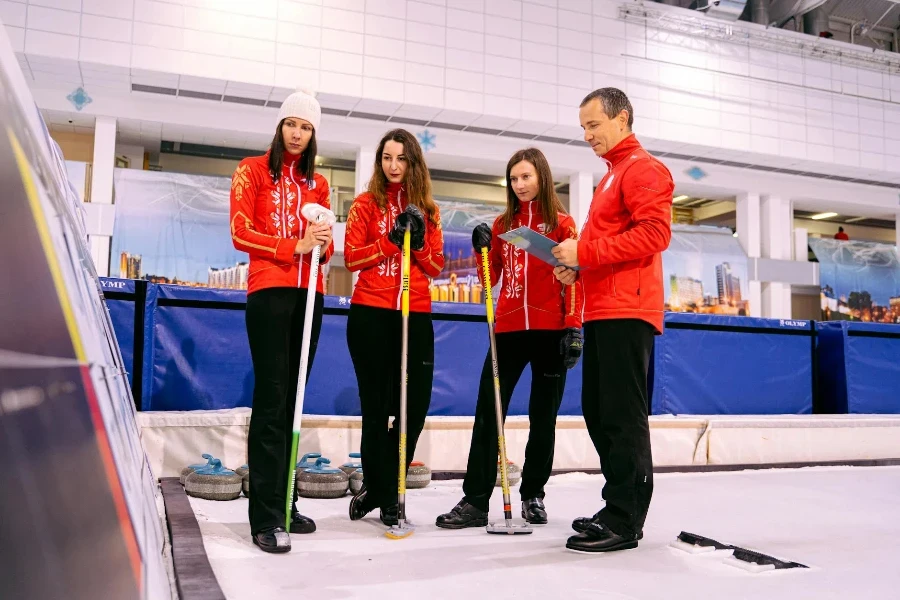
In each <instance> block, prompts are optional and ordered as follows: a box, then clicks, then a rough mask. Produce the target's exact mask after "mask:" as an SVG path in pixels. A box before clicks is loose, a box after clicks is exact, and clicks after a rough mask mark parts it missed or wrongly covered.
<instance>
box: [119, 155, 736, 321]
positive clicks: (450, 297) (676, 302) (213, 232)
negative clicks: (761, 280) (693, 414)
mask: <svg viewBox="0 0 900 600" xmlns="http://www.w3.org/2000/svg"><path fill="white" fill-rule="evenodd" d="M230 185H231V184H230V180H229V179H228V178H226V177H216V176H206V175H189V174H181V173H168V172H157V171H140V170H136V169H116V171H115V195H116V221H115V225H114V230H113V239H112V245H111V246H112V247H111V254H112V256H111V261H110V262H111V264H110V275H111V276H113V277H121V278H124V279H146V280H148V281H150V282H153V283H172V284H178V285H185V286H192V287H215V288H226V289H246V287H247V260H248V258H247V255H246V254H245V253H243V252H239V251H237V250H236V249H235V248H234V246H233V245H232V243H231V235H230V232H229V228H228V214H229V211H228V209H229V206H228V203H229V190H230ZM435 200H436V202H437V203H438V205H439V206H440V208H441V223H442V227H443V234H444V256H445V259H446V260H445V264H444V269H443V271H442V272H441V273H440V274H439V275H438V276H437V277H436V278H434V281H433V282H432V289H431V295H432V300H434V301H437V302H464V303H482V302H484V293H483V292H484V291H483V289H482V287H481V284H480V282H479V279H478V268H479V259H478V257H476V256H475V254H474V253H473V251H472V229H474V228H475V226H476V225H478V224H479V223H487V224H488V225H492V224H493V222H494V219H496V218H497V216H498V215H499V214H500V213H501V212H502V210H503V207H502V206H500V205H486V204H478V203H474V202H465V201H461V200H458V199H453V198H446V197H437V198H435ZM663 272H664V284H665V289H666V308H667V309H668V310H673V311H679V312H699V313H717V314H728V315H746V314H749V308H748V304H747V301H746V300H745V298H746V297H747V281H748V277H747V258H746V256H745V254H744V251H743V249H742V248H741V246H740V244H739V243H738V241H737V239H736V238H734V237H733V236H732V234H731V231H730V230H728V229H722V228H717V227H696V226H686V225H673V226H672V242H671V244H670V246H669V249H668V250H667V251H666V252H665V253H663ZM492 283H493V284H494V289H495V291H497V290H498V286H499V285H500V283H501V282H500V281H496V282H492ZM494 296H495V297H496V293H495V294H494Z"/></svg>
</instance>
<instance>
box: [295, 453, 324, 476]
mask: <svg viewBox="0 0 900 600" xmlns="http://www.w3.org/2000/svg"><path fill="white" fill-rule="evenodd" d="M311 458H313V459H319V458H322V455H321V454H319V453H318V452H307V453H306V454H304V455H303V458H301V459H300V462H298V463H297V464H296V465H295V466H296V471H297V473H299V472H300V471H302V470H303V469H312V468H313V467H314V466H316V464H315V463H314V462H309V459H311ZM325 460H328V459H327V458H326V459H325Z"/></svg>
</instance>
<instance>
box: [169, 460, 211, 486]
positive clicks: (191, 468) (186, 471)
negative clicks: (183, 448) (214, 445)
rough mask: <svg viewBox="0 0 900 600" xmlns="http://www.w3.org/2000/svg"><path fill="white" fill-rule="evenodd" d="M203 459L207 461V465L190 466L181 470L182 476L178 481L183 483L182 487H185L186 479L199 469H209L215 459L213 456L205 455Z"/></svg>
mask: <svg viewBox="0 0 900 600" xmlns="http://www.w3.org/2000/svg"><path fill="white" fill-rule="evenodd" d="M202 456H203V458H205V459H206V462H205V463H202V464H197V465H188V466H186V467H185V468H183V469H182V470H181V475H180V476H179V477H178V481H180V482H181V485H184V478H185V477H187V476H188V475H190V474H191V473H193V472H194V471H196V470H197V469H199V468H200V467H208V466H209V465H211V464H212V461H213V457H212V454H203V455H202Z"/></svg>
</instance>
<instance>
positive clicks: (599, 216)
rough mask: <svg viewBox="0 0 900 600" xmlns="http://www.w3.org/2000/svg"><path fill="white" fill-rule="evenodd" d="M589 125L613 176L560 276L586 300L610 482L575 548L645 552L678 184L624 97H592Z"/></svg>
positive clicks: (595, 407)
mask: <svg viewBox="0 0 900 600" xmlns="http://www.w3.org/2000/svg"><path fill="white" fill-rule="evenodd" d="M580 120H581V126H582V128H584V139H585V141H586V142H588V143H589V144H590V145H591V148H593V150H594V153H595V154H596V155H597V156H599V157H601V158H602V159H603V160H604V161H605V162H606V165H607V167H608V171H607V173H606V175H605V176H604V177H603V179H602V180H601V181H600V185H599V186H597V189H596V190H595V192H594V198H593V199H592V200H591V207H590V210H589V211H588V217H587V222H586V223H585V225H584V228H583V229H582V233H581V237H580V239H579V240H578V241H575V240H565V241H563V242H562V243H560V244H559V245H558V246H556V247H555V248H554V249H553V254H554V256H556V258H557V259H559V261H560V262H561V263H562V264H563V265H565V266H559V267H556V269H555V270H554V273H555V274H556V276H557V278H558V279H559V280H560V281H561V282H562V283H563V284H567V285H570V284H571V282H573V281H574V280H575V279H576V277H577V278H578V279H579V280H580V281H581V285H582V289H583V293H584V355H583V356H584V358H583V360H584V363H583V369H582V374H583V383H582V394H581V409H582V412H583V413H584V422H585V424H586V425H587V428H588V432H589V434H590V436H591V440H592V441H593V442H594V448H596V450H597V453H598V454H599V455H600V466H601V468H602V469H603V475H604V477H605V478H606V485H604V487H603V499H604V500H606V506H605V507H604V508H603V509H602V510H600V511H599V512H597V513H596V514H595V515H594V516H593V517H583V518H580V519H576V520H575V521H574V522H573V523H572V528H573V529H575V531H577V532H578V535H574V536H572V537H570V538H569V540H568V542H567V543H566V547H567V548H569V549H572V550H578V551H583V552H607V551H610V550H624V549H627V548H636V547H637V544H638V540H640V539H641V538H642V537H643V526H644V520H645V519H646V517H647V510H648V508H649V506H650V497H651V495H652V493H653V462H652V459H651V455H650V425H649V422H648V420H647V412H648V411H647V408H648V404H649V403H648V394H647V372H648V369H649V366H650V354H651V352H652V350H653V339H654V335H658V334H661V333H662V329H663V276H662V273H663V271H662V252H663V250H665V249H666V248H667V247H668V246H669V239H670V238H671V219H672V218H671V206H672V192H673V191H674V187H675V186H674V183H673V181H672V175H671V173H669V170H668V169H667V168H666V167H665V166H664V165H663V164H662V163H661V162H660V161H658V160H656V159H655V158H653V157H652V156H651V155H650V154H649V153H648V152H647V151H646V150H644V148H643V147H641V145H640V143H639V142H638V141H637V138H635V136H634V134H633V133H632V132H631V126H632V123H633V122H634V111H633V109H632V108H631V102H629V101H628V97H627V96H626V95H625V94H624V93H623V92H622V91H621V90H618V89H616V88H602V89H599V90H596V91H594V92H591V93H590V94H588V95H587V97H585V99H584V100H583V101H582V103H581V109H580ZM571 267H578V270H577V271H575V270H573V269H572V268H571Z"/></svg>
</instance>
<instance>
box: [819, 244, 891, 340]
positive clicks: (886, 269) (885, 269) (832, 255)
mask: <svg viewBox="0 0 900 600" xmlns="http://www.w3.org/2000/svg"><path fill="white" fill-rule="evenodd" d="M809 247H810V248H811V249H812V251H813V253H814V254H815V255H816V259H818V261H819V282H820V285H821V288H822V289H821V294H820V298H821V307H822V320H824V321H865V322H872V323H900V257H898V255H897V248H896V247H895V246H890V245H888V244H878V243H875V242H862V241H852V240H851V241H842V240H834V239H828V238H809Z"/></svg>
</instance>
